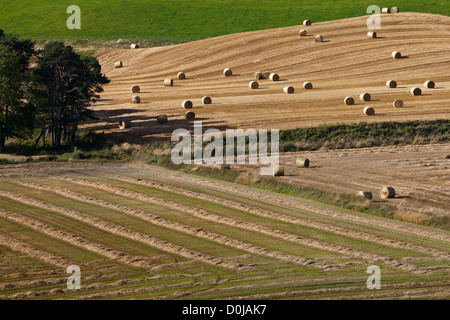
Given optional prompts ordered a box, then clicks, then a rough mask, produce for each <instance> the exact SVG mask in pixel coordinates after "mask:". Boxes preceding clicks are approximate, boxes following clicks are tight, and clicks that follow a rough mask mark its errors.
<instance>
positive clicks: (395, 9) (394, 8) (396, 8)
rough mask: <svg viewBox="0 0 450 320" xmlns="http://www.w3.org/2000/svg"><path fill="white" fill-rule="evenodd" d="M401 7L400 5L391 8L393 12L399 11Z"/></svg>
mask: <svg viewBox="0 0 450 320" xmlns="http://www.w3.org/2000/svg"><path fill="white" fill-rule="evenodd" d="M399 12H400V9H399V8H398V7H392V8H391V13H399Z"/></svg>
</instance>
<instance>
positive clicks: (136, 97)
mask: <svg viewBox="0 0 450 320" xmlns="http://www.w3.org/2000/svg"><path fill="white" fill-rule="evenodd" d="M131 102H132V103H141V97H139V96H132V97H131Z"/></svg>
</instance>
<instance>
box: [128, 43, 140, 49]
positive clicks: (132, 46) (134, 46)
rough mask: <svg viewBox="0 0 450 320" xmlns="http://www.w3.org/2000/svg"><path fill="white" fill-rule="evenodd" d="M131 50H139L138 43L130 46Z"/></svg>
mask: <svg viewBox="0 0 450 320" xmlns="http://www.w3.org/2000/svg"><path fill="white" fill-rule="evenodd" d="M130 48H131V49H139V45H138V44H137V43H133V44H131V46H130Z"/></svg>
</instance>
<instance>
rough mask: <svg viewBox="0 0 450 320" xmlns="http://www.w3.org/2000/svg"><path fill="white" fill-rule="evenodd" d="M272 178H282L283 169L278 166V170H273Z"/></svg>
mask: <svg viewBox="0 0 450 320" xmlns="http://www.w3.org/2000/svg"><path fill="white" fill-rule="evenodd" d="M273 176H274V177H281V176H284V167H282V166H279V167H278V170H277V169H275V168H273Z"/></svg>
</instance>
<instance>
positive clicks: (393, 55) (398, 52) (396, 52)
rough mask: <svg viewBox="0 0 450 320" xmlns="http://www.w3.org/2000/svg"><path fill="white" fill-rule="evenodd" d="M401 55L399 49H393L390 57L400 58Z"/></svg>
mask: <svg viewBox="0 0 450 320" xmlns="http://www.w3.org/2000/svg"><path fill="white" fill-rule="evenodd" d="M401 57H402V54H401V53H400V51H394V52H392V58H394V59H400V58H401Z"/></svg>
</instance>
